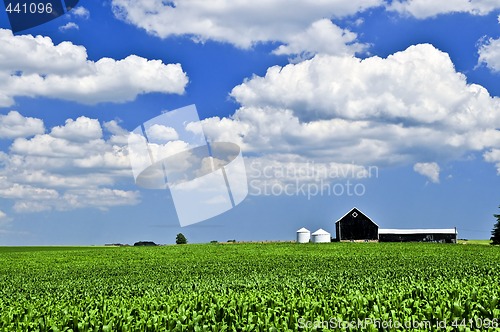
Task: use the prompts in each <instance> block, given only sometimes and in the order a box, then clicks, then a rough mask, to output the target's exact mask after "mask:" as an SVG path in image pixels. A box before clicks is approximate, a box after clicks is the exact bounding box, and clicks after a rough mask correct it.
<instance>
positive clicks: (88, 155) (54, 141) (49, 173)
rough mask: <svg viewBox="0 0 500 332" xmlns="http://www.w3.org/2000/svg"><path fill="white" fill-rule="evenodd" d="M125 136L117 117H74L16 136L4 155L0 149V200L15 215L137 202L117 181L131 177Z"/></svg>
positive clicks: (134, 195)
mask: <svg viewBox="0 0 500 332" xmlns="http://www.w3.org/2000/svg"><path fill="white" fill-rule="evenodd" d="M36 120H38V119H36ZM38 121H40V122H41V120H38ZM42 128H43V123H42ZM105 134H106V135H105ZM127 134H128V132H127V131H126V130H124V129H123V128H121V127H120V126H119V125H118V122H117V121H110V122H107V123H105V124H103V125H101V124H100V123H99V121H98V120H96V119H90V118H87V117H79V118H77V119H74V120H73V119H68V120H66V123H65V124H64V125H62V126H55V127H53V128H51V130H50V131H49V133H47V134H45V133H39V134H36V135H35V136H34V137H32V138H24V137H18V138H16V139H15V140H14V141H13V142H12V145H11V146H10V149H9V153H0V165H2V166H3V167H1V168H0V198H4V199H8V200H12V201H13V202H14V204H13V209H14V211H16V212H19V213H24V212H41V211H50V210H60V211H62V210H71V209H79V208H86V207H94V208H99V209H107V208H110V207H113V206H121V205H134V204H137V203H138V202H139V200H140V195H139V193H138V192H137V191H131V190H125V189H121V188H120V185H119V183H121V182H125V183H126V182H127V181H130V179H131V178H132V173H131V170H130V163H129V159H128V151H127V148H126V145H124V144H126V141H127V138H126V136H127ZM104 136H107V137H108V138H107V139H105V138H104ZM121 136H125V137H121Z"/></svg>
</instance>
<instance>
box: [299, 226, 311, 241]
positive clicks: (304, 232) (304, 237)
mask: <svg viewBox="0 0 500 332" xmlns="http://www.w3.org/2000/svg"><path fill="white" fill-rule="evenodd" d="M310 239H311V232H310V231H309V230H308V229H307V228H304V227H302V228H301V229H299V230H298V231H297V243H308V242H309V240H310Z"/></svg>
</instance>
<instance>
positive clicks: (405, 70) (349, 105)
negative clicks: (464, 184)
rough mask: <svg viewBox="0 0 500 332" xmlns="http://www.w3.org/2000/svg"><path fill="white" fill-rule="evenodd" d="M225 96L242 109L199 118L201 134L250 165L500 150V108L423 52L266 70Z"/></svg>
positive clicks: (383, 161) (379, 160) (392, 160)
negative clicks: (289, 158) (235, 148)
mask: <svg viewBox="0 0 500 332" xmlns="http://www.w3.org/2000/svg"><path fill="white" fill-rule="evenodd" d="M231 95H232V97H233V98H234V99H235V100H236V101H237V102H238V103H240V104H241V107H240V108H239V109H238V110H237V111H236V113H235V114H234V115H233V116H232V117H231V118H223V119H219V118H210V119H205V120H204V121H203V126H204V131H205V133H206V134H207V136H208V137H209V139H211V140H213V141H231V142H235V143H238V144H240V146H241V147H242V148H243V150H244V151H245V153H246V155H247V156H260V157H263V158H264V157H266V156H267V157H268V158H273V159H275V158H279V157H280V156H283V155H293V156H299V157H301V158H302V160H304V159H305V160H311V161H315V162H318V163H331V162H334V163H340V164H349V163H351V162H353V163H354V164H356V165H364V166H369V165H378V166H384V165H414V164H415V163H418V162H420V161H421V160H435V161H436V162H439V163H443V162H448V161H450V160H455V159H457V158H461V157H463V156H464V155H465V154H467V153H470V152H474V151H484V150H485V149H489V148H494V147H500V131H499V130H497V128H499V127H500V99H499V98H498V97H492V96H490V95H489V93H488V91H487V90H486V89H484V88H483V87H482V86H479V85H476V84H468V83H467V80H466V77H465V76H464V75H463V74H461V73H458V72H457V71H456V70H455V68H454V65H453V63H452V62H451V60H450V58H449V56H448V54H446V53H444V52H441V51H439V50H438V49H436V48H435V47H433V46H432V45H428V44H422V45H415V46H411V47H409V48H408V49H406V50H404V51H401V52H397V53H395V54H393V55H390V56H388V57H387V58H380V57H370V58H366V59H363V60H361V59H358V58H355V57H351V56H326V55H316V56H315V57H314V58H313V59H311V60H307V61H304V62H301V63H299V64H289V65H287V66H284V67H279V66H275V67H271V68H269V69H268V71H267V73H266V75H265V76H264V77H259V76H254V77H252V78H250V79H247V80H245V82H243V83H242V84H240V85H238V86H236V87H235V88H234V89H233V91H232V92H231Z"/></svg>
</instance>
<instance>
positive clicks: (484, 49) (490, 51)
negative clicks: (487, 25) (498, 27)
mask: <svg viewBox="0 0 500 332" xmlns="http://www.w3.org/2000/svg"><path fill="white" fill-rule="evenodd" d="M479 63H484V64H485V65H486V66H487V67H488V68H490V69H491V70H493V71H496V72H500V39H493V38H490V39H488V40H487V41H486V42H485V43H483V45H482V46H480V47H479Z"/></svg>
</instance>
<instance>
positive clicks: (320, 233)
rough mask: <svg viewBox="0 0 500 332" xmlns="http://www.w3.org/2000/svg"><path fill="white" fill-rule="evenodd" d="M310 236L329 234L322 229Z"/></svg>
mask: <svg viewBox="0 0 500 332" xmlns="http://www.w3.org/2000/svg"><path fill="white" fill-rule="evenodd" d="M311 235H330V233H328V232H327V231H325V230H324V229H322V228H320V229H318V230H317V231H316V232H314V233H312V234H311Z"/></svg>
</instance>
